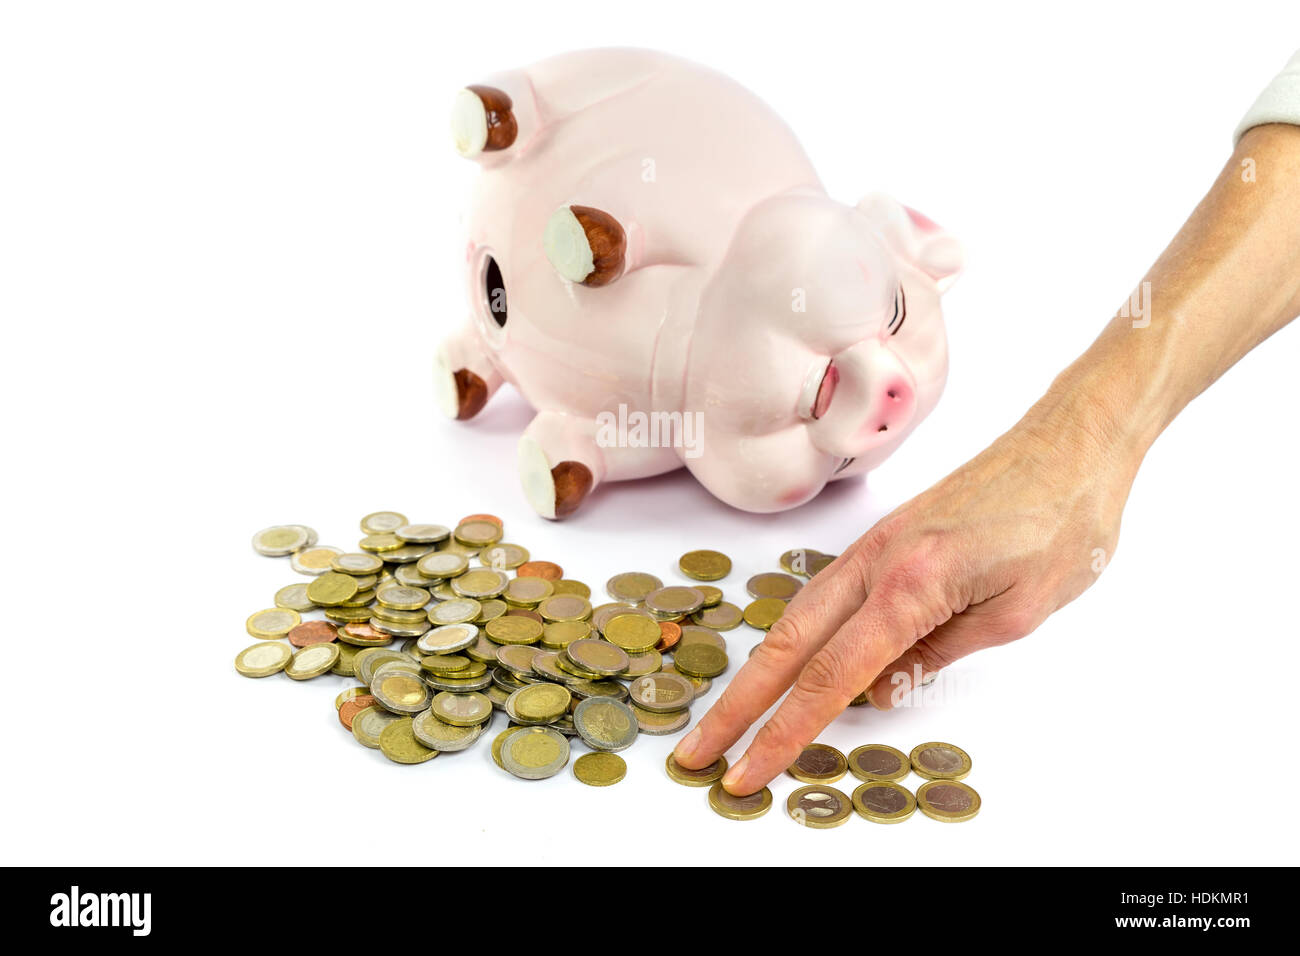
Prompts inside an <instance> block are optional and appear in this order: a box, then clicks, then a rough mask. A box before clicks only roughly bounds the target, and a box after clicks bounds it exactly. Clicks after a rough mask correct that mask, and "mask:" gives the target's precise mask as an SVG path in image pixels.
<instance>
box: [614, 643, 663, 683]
mask: <svg viewBox="0 0 1300 956" xmlns="http://www.w3.org/2000/svg"><path fill="white" fill-rule="evenodd" d="M663 666H664V656H663V655H662V654H660V653H659V652H658V651H656V650H653V649H651V650H648V651H646V652H645V653H644V654H629V655H628V661H627V667H625V668H623V671H622V673H620V674H619V675H618V676H619V677H620V678H622V679H623V680H633V679H635V678H637V677H645V676H646V675H647V674H654V673H656V672H657V671H658V670H659V668H661V667H663Z"/></svg>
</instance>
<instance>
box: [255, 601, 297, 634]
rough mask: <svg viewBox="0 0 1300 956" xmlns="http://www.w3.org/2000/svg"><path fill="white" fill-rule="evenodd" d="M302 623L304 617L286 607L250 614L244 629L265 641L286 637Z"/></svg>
mask: <svg viewBox="0 0 1300 956" xmlns="http://www.w3.org/2000/svg"><path fill="white" fill-rule="evenodd" d="M301 623H302V616H301V615H300V614H299V613H298V612H297V611H291V610H289V609H288V608H286V607H273V608H268V609H267V610H265V611H258V612H257V613H255V614H250V615H249V616H248V620H247V621H245V622H244V629H245V630H247V631H248V633H249V634H251V635H252V636H253V637H256V638H259V639H261V640H264V641H269V640H273V639H275V638H277V637H284V636H285V635H286V634H288V633H289V632H290V631H292V630H293V629H294V628H295V627H297V626H298V625H299V624H301Z"/></svg>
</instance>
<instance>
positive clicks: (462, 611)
mask: <svg viewBox="0 0 1300 956" xmlns="http://www.w3.org/2000/svg"><path fill="white" fill-rule="evenodd" d="M482 613H483V605H482V604H480V603H479V602H478V601H476V600H474V599H473V598H453V599H452V600H450V601H443V602H442V603H441V604H435V605H434V606H433V607H431V608H429V611H428V614H427V616H428V618H429V623H430V624H433V625H435V626H437V627H442V626H444V625H447V624H468V623H469V622H470V621H473V620H475V619H476V618H477V617H478V616H479V615H480V614H482Z"/></svg>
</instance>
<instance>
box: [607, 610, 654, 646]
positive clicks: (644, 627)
mask: <svg viewBox="0 0 1300 956" xmlns="http://www.w3.org/2000/svg"><path fill="white" fill-rule="evenodd" d="M604 634H605V640H607V641H608V642H609V643H611V644H613V645H614V646H616V647H621V648H622V649H623V650H624V651H626V652H627V653H628V654H644V653H646V652H647V651H652V650H654V649H655V647H656V646H657V645H658V644H659V641H660V639H661V638H662V637H663V631H662V629H661V628H660V627H659V623H658V622H657V621H652V620H650V619H649V618H648V617H643V616H642V615H640V614H618V615H615V616H614V617H611V618H610V619H609V620H608V621H607V622H606V624H605V629H604Z"/></svg>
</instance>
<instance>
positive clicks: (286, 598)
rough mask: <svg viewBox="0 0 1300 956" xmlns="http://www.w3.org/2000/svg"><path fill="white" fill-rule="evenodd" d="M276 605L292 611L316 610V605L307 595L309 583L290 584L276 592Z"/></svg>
mask: <svg viewBox="0 0 1300 956" xmlns="http://www.w3.org/2000/svg"><path fill="white" fill-rule="evenodd" d="M275 606H276V607H283V608H288V609H289V610H290V611H314V610H316V605H315V604H312V603H311V598H309V597H307V583H306V582H305V581H304V582H302V583H300V584H289V585H286V586H285V587H282V588H280V590H278V591H276V592H275Z"/></svg>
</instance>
